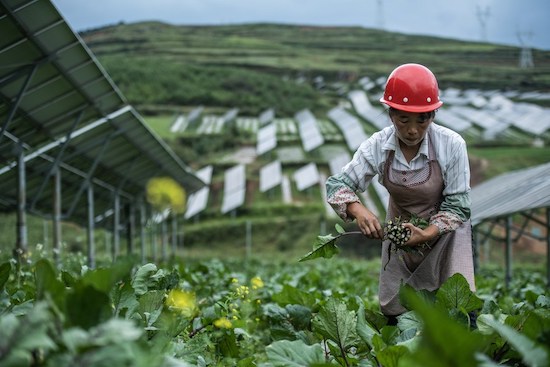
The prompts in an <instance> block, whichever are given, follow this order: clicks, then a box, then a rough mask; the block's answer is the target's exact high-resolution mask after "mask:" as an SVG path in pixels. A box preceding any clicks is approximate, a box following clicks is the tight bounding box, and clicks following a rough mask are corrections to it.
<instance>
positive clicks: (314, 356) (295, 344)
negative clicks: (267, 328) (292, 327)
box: [266, 340, 325, 367]
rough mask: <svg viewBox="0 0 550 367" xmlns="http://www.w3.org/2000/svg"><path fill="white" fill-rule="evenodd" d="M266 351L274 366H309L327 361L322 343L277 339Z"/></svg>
mask: <svg viewBox="0 0 550 367" xmlns="http://www.w3.org/2000/svg"><path fill="white" fill-rule="evenodd" d="M266 353H267V359H268V361H269V362H271V363H272V364H273V366H274V367H309V366H310V365H312V364H314V363H324V362H325V356H324V353H323V348H322V347H321V345H319V344H315V345H307V344H305V343H304V342H303V341H301V340H294V341H289V340H280V341H276V342H274V343H272V344H270V345H268V346H267V347H266Z"/></svg>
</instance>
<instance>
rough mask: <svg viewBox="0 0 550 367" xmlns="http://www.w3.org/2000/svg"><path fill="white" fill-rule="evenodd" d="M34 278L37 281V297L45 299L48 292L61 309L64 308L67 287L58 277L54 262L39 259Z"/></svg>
mask: <svg viewBox="0 0 550 367" xmlns="http://www.w3.org/2000/svg"><path fill="white" fill-rule="evenodd" d="M34 278H35V283H36V299H37V300H43V299H45V297H46V293H48V294H49V295H50V297H51V298H52V299H53V301H54V302H55V304H56V306H57V307H58V308H59V309H60V310H64V307H65V297H66V288H65V285H64V284H63V283H62V282H61V281H60V280H58V279H57V276H56V274H55V270H54V268H53V266H52V264H51V263H50V262H49V261H48V260H46V259H41V260H39V261H38V262H37V263H36V265H35V269H34Z"/></svg>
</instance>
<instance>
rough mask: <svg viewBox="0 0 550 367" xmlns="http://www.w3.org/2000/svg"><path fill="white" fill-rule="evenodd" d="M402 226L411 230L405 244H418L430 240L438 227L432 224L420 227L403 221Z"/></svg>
mask: <svg viewBox="0 0 550 367" xmlns="http://www.w3.org/2000/svg"><path fill="white" fill-rule="evenodd" d="M403 227H405V228H408V229H409V231H411V237H410V238H409V240H408V241H407V242H405V246H418V245H421V244H423V243H426V242H430V241H432V240H433V239H434V238H436V237H437V236H438V234H439V229H438V228H437V227H436V226H434V225H429V226H428V227H426V228H424V229H422V228H419V227H416V226H414V225H413V224H411V223H404V224H403Z"/></svg>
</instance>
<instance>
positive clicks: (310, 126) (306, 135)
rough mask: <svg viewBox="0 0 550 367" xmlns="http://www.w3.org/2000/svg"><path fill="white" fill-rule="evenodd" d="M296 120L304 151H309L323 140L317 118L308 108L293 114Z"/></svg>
mask: <svg viewBox="0 0 550 367" xmlns="http://www.w3.org/2000/svg"><path fill="white" fill-rule="evenodd" d="M294 118H295V119H296V120H297V121H298V129H299V132H300V138H301V139H302V146H303V147H304V150H305V151H306V152H310V151H312V150H313V149H315V148H317V147H318V146H320V145H322V144H323V143H324V142H325V139H324V138H323V134H321V131H320V130H319V126H318V125H317V119H316V118H315V116H313V114H312V113H311V112H310V111H309V110H307V109H306V110H302V111H300V112H298V113H296V115H295V116H294Z"/></svg>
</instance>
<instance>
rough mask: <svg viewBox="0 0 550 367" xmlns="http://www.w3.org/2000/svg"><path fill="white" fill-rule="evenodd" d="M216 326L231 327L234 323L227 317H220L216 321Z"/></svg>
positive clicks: (221, 327)
mask: <svg viewBox="0 0 550 367" xmlns="http://www.w3.org/2000/svg"><path fill="white" fill-rule="evenodd" d="M214 326H215V327H217V328H220V329H231V327H232V326H233V324H232V323H231V321H229V320H228V319H226V318H225V317H220V318H219V319H217V320H216V321H214Z"/></svg>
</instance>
